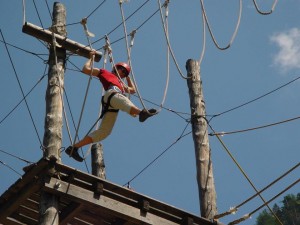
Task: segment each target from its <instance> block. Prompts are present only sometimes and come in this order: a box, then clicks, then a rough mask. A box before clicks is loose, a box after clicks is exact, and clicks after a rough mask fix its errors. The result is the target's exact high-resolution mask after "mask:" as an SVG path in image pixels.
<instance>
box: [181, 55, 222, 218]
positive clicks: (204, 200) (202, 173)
mask: <svg viewBox="0 0 300 225" xmlns="http://www.w3.org/2000/svg"><path fill="white" fill-rule="evenodd" d="M186 69H187V73H188V76H190V77H191V78H190V79H187V85H188V88H189V95H190V107H191V115H192V116H191V124H192V132H193V140H194V147H195V155H196V167H197V182H198V188H199V201H200V211H201V212H200V213H201V216H202V217H204V218H207V219H213V217H214V215H216V214H217V205H216V191H215V184H214V177H213V166H212V160H211V154H210V147H209V140H208V133H207V121H206V118H205V116H206V112H205V102H204V97H203V91H202V83H201V78H200V67H199V64H198V62H197V61H195V60H191V59H189V60H188V61H187V62H186Z"/></svg>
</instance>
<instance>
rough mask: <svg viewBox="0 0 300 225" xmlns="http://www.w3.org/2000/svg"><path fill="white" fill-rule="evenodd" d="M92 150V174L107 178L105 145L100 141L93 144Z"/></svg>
mask: <svg viewBox="0 0 300 225" xmlns="http://www.w3.org/2000/svg"><path fill="white" fill-rule="evenodd" d="M91 152H92V154H91V155H92V156H91V157H92V161H91V163H92V174H93V175H94V176H97V177H100V178H102V179H105V178H106V174H105V164H104V154H103V146H102V145H101V144H100V143H95V144H93V145H92V149H91Z"/></svg>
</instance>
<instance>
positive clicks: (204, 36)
mask: <svg viewBox="0 0 300 225" xmlns="http://www.w3.org/2000/svg"><path fill="white" fill-rule="evenodd" d="M205 27H206V25H205V17H204V14H203V13H202V39H203V40H202V51H201V55H200V58H199V61H198V62H199V65H200V66H201V64H202V60H203V58H204V54H205V49H206V29H205Z"/></svg>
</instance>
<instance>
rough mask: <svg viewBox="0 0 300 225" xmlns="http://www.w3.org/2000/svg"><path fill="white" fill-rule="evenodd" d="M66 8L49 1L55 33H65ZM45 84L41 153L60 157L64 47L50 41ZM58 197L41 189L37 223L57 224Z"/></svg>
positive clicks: (46, 155) (55, 158)
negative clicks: (42, 150)
mask: <svg viewBox="0 0 300 225" xmlns="http://www.w3.org/2000/svg"><path fill="white" fill-rule="evenodd" d="M65 24H66V10H65V7H64V5H63V4H61V3H58V2H55V3H54V5H53V21H52V29H53V31H54V32H55V33H58V34H59V35H62V36H66V33H67V32H66V27H65ZM49 51H50V52H49V70H48V86H47V91H46V116H45V133H44V139H43V149H44V157H45V158H50V159H54V160H57V161H58V162H60V161H61V156H60V149H61V145H62V123H63V120H62V110H63V109H62V94H63V85H64V69H65V60H66V50H65V49H62V48H57V47H56V46H54V45H53V44H52V46H51V48H50V50H49ZM58 202H59V200H58V198H57V197H56V196H55V195H52V194H50V193H45V192H43V193H42V194H41V200H40V222H39V224H40V225H48V224H51V225H58V224H59V214H58V212H59V211H58V210H59V209H58Z"/></svg>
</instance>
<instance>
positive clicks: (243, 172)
mask: <svg viewBox="0 0 300 225" xmlns="http://www.w3.org/2000/svg"><path fill="white" fill-rule="evenodd" d="M208 126H209V127H210V129H211V130H212V131H213V132H214V133H216V132H215V130H214V129H213V128H212V126H211V125H210V124H209V123H208ZM216 137H217V139H218V140H219V142H220V143H221V145H222V146H223V148H224V149H225V151H226V152H227V154H228V155H229V156H230V158H231V159H232V160H233V162H234V163H235V165H236V166H237V167H238V169H239V170H240V172H241V173H242V174H243V176H244V177H245V178H246V180H247V181H248V182H249V184H250V185H251V187H252V188H253V189H254V190H255V192H256V193H257V195H258V196H259V197H260V199H261V200H262V201H263V203H264V204H266V206H267V207H268V209H269V210H270V212H271V213H272V214H273V215H274V217H275V218H276V220H277V221H278V222H279V223H280V224H281V225H283V224H282V222H281V221H280V219H279V218H278V217H277V215H276V214H275V213H274V212H273V210H272V209H271V208H270V206H269V205H268V204H267V202H266V200H265V199H264V198H263V197H262V195H261V194H260V193H259V191H258V190H257V188H256V187H255V186H254V184H253V182H252V181H251V180H250V178H249V177H248V176H247V174H246V173H245V171H244V170H243V168H242V167H241V165H240V164H239V163H238V162H237V160H236V159H235V158H234V156H233V155H232V154H231V152H230V151H229V149H228V148H227V147H226V145H225V144H224V142H223V141H222V139H221V138H220V136H219V135H216Z"/></svg>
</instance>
